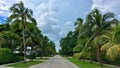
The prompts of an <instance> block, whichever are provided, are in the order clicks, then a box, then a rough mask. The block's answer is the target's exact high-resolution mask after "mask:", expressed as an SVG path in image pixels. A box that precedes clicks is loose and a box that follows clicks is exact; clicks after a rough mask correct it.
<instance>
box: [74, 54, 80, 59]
mask: <svg viewBox="0 0 120 68" xmlns="http://www.w3.org/2000/svg"><path fill="white" fill-rule="evenodd" d="M73 57H75V58H77V59H80V57H81V53H74V54H73Z"/></svg>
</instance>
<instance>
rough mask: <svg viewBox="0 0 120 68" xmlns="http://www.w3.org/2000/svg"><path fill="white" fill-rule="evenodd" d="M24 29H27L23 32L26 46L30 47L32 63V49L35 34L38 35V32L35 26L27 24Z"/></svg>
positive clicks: (35, 37)
mask: <svg viewBox="0 0 120 68" xmlns="http://www.w3.org/2000/svg"><path fill="white" fill-rule="evenodd" d="M26 27H27V28H26V29H25V32H26V35H27V39H26V44H27V45H30V46H31V61H33V59H32V54H33V48H34V45H35V41H36V39H37V37H38V36H37V34H39V33H40V31H39V29H38V28H37V26H36V25H34V24H33V23H28V24H27V26H26ZM39 38H40V37H39Z"/></svg>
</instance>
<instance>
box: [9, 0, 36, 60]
mask: <svg viewBox="0 0 120 68" xmlns="http://www.w3.org/2000/svg"><path fill="white" fill-rule="evenodd" d="M10 11H11V12H12V14H11V15H10V17H9V18H8V21H7V22H9V23H15V22H17V23H21V28H22V36H23V45H24V62H26V44H25V33H24V32H25V31H24V29H25V28H26V23H28V22H31V23H35V24H36V21H35V19H34V18H32V15H33V12H32V10H31V9H28V8H25V6H24V3H23V2H22V1H20V3H16V4H14V5H13V6H12V7H10Z"/></svg>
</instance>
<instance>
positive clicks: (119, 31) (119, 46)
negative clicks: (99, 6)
mask: <svg viewBox="0 0 120 68" xmlns="http://www.w3.org/2000/svg"><path fill="white" fill-rule="evenodd" d="M117 22H119V21H117ZM103 37H104V38H106V40H107V41H108V42H107V43H105V44H104V45H103V46H102V47H101V50H102V51H105V52H106V56H107V58H109V59H111V60H112V61H114V60H115V59H117V58H118V57H119V56H120V54H119V53H120V42H119V41H120V25H119V24H118V23H117V24H116V25H114V26H113V29H112V30H111V31H109V32H107V33H106V34H105V35H103Z"/></svg>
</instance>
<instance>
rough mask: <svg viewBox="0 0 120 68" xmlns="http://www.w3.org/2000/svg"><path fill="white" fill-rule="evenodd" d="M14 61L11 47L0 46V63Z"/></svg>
mask: <svg viewBox="0 0 120 68" xmlns="http://www.w3.org/2000/svg"><path fill="white" fill-rule="evenodd" d="M13 61H14V55H13V52H12V50H11V49H8V48H1V49H0V64H5V63H9V62H13Z"/></svg>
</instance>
